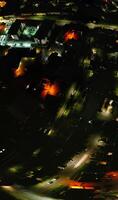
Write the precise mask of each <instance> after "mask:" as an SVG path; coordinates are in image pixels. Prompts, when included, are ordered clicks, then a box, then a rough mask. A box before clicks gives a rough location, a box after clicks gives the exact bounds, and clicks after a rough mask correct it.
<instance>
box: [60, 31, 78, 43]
mask: <svg viewBox="0 0 118 200" xmlns="http://www.w3.org/2000/svg"><path fill="white" fill-rule="evenodd" d="M78 39H79V37H78V34H77V33H76V32H75V31H74V30H72V31H68V32H66V33H65V35H64V40H65V41H66V42H67V41H69V40H78Z"/></svg>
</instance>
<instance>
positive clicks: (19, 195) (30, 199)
mask: <svg viewBox="0 0 118 200" xmlns="http://www.w3.org/2000/svg"><path fill="white" fill-rule="evenodd" d="M0 188H1V189H2V190H3V191H5V192H7V193H8V194H10V195H11V196H13V197H14V198H15V199H18V200H55V199H54V198H49V197H43V196H40V195H38V194H35V193H34V192H31V191H29V190H27V189H24V188H23V187H21V186H16V185H14V186H1V187H0Z"/></svg>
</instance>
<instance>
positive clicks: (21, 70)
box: [14, 64, 26, 78]
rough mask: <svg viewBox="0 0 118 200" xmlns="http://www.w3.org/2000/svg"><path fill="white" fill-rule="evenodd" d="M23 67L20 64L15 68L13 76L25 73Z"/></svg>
mask: <svg viewBox="0 0 118 200" xmlns="http://www.w3.org/2000/svg"><path fill="white" fill-rule="evenodd" d="M25 71H26V70H25V67H24V65H22V64H20V65H19V67H18V68H17V69H15V70H14V77H15V78H17V77H21V76H24V75H25Z"/></svg>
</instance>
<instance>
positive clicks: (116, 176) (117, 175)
mask: <svg viewBox="0 0 118 200" xmlns="http://www.w3.org/2000/svg"><path fill="white" fill-rule="evenodd" d="M106 176H108V177H111V178H113V179H117V180H118V171H112V172H108V173H106Z"/></svg>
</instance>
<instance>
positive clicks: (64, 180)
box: [32, 135, 100, 194]
mask: <svg viewBox="0 0 118 200" xmlns="http://www.w3.org/2000/svg"><path fill="white" fill-rule="evenodd" d="M99 147H100V136H99V135H94V136H91V140H90V141H89V144H88V149H86V150H85V151H83V152H81V153H80V154H77V155H75V156H74V157H72V159H71V160H70V161H69V162H67V164H66V167H65V168H64V169H63V170H61V171H60V172H59V173H58V174H57V175H55V176H54V177H52V178H50V179H47V180H46V181H43V182H42V183H38V184H36V185H34V186H33V187H32V188H33V189H35V190H36V191H39V192H41V193H44V194H46V192H47V193H49V192H51V191H53V190H56V189H59V188H61V189H62V188H64V187H68V181H69V180H71V179H73V177H74V178H75V177H76V176H77V174H78V172H79V170H81V169H82V168H83V167H85V166H87V165H88V164H89V163H90V162H91V157H92V155H93V154H94V153H95V152H97V150H98V149H99Z"/></svg>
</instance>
